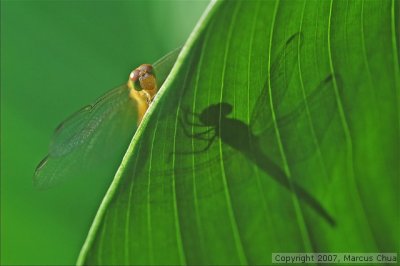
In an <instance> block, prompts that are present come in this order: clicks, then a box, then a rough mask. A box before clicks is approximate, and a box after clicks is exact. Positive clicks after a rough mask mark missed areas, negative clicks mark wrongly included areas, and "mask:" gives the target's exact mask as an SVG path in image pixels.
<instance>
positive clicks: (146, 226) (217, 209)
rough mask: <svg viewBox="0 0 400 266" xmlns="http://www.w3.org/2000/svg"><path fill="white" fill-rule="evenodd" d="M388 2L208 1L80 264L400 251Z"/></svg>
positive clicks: (395, 66) (394, 45)
mask: <svg viewBox="0 0 400 266" xmlns="http://www.w3.org/2000/svg"><path fill="white" fill-rule="evenodd" d="M398 10H399V8H398V2H395V1H350V2H347V1H246V2H241V1H226V2H217V3H215V2H212V3H211V4H210V6H209V8H208V9H207V10H206V11H205V13H204V15H203V17H202V19H201V20H200V21H199V23H198V25H197V26H196V28H195V29H194V31H193V32H192V34H191V36H190V37H189V39H188V41H187V42H186V44H185V46H184V47H183V49H182V51H181V53H180V55H179V57H178V59H177V61H176V63H175V65H174V67H173V69H172V71H171V73H170V75H169V76H168V77H167V80H166V81H165V83H164V85H163V87H162V88H161V90H160V92H159V95H158V96H157V98H156V100H155V102H154V103H153V105H152V106H151V107H150V109H149V111H148V113H147V115H146V117H145V119H144V120H143V123H142V125H141V126H140V127H139V129H138V131H137V132H136V134H135V136H134V138H133V139H132V142H131V144H130V146H129V148H128V151H127V153H126V154H125V156H124V158H123V160H122V163H121V166H120V167H119V169H118V172H117V173H116V176H115V178H114V181H113V183H112V184H111V186H110V188H109V190H108V192H107V194H106V196H105V198H104V200H103V202H102V204H101V206H100V209H99V211H98V213H97V215H96V218H95V220H94V222H93V225H92V227H91V229H90V232H89V235H88V237H87V239H86V242H85V244H84V246H83V248H82V251H81V254H80V256H79V259H78V264H108V265H109V264H164V265H165V264H225V265H226V264H268V263H271V253H274V252H399V238H398V236H399V227H398V226H397V225H398V223H399V186H398V181H399V163H398V162H399V158H400V156H399V152H400V149H399V147H400V142H399V140H400V138H399V132H400V128H399V103H400V100H399V97H400V96H399V95H400V92H399V88H400V73H399V53H398V47H399V44H398V40H399V29H398Z"/></svg>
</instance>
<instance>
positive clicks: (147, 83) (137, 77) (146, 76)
mask: <svg viewBox="0 0 400 266" xmlns="http://www.w3.org/2000/svg"><path fill="white" fill-rule="evenodd" d="M128 84H129V87H131V88H133V89H135V90H136V91H142V90H145V91H157V81H156V75H155V73H154V68H153V66H152V65H150V64H143V65H141V66H139V67H138V68H136V69H135V70H133V71H132V72H131V74H130V75H129V81H128Z"/></svg>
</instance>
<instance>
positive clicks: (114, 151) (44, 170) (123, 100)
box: [34, 85, 137, 188]
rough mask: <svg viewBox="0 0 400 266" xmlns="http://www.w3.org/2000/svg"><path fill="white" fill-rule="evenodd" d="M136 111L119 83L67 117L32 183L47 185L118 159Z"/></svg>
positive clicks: (125, 88)
mask: <svg viewBox="0 0 400 266" xmlns="http://www.w3.org/2000/svg"><path fill="white" fill-rule="evenodd" d="M136 110H137V108H136V103H135V102H134V101H133V100H131V99H130V98H129V89H128V87H127V86H126V85H122V86H120V87H118V88H115V89H113V90H111V91H110V92H109V93H107V94H105V95H104V96H102V97H100V98H99V99H98V100H97V101H96V102H95V103H94V104H92V105H88V106H86V107H84V108H82V109H81V110H79V111H78V112H76V113H75V114H73V115H72V116H70V117H69V118H67V119H66V120H65V121H64V122H63V123H61V124H60V125H59V126H58V127H57V129H56V131H55V134H54V137H53V140H52V142H51V145H50V149H49V153H48V155H47V156H46V157H45V159H43V160H42V162H41V163H40V164H39V166H38V167H37V169H36V171H35V175H34V185H35V186H38V187H41V188H44V187H49V186H51V185H53V184H54V183H56V182H57V181H60V180H62V179H63V178H66V177H71V176H77V175H78V176H79V175H82V174H84V172H85V171H88V170H89V171H91V172H93V171H94V170H95V169H98V168H99V167H100V168H102V167H104V163H106V164H107V162H108V161H109V160H110V158H115V157H117V158H119V159H120V158H121V157H122V155H123V151H124V149H126V147H127V145H128V144H129V140H130V139H131V138H132V136H133V134H134V132H135V130H136V120H137V116H136Z"/></svg>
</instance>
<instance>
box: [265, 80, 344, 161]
mask: <svg viewBox="0 0 400 266" xmlns="http://www.w3.org/2000/svg"><path fill="white" fill-rule="evenodd" d="M277 108H279V107H277ZM264 110H265V111H264V112H265V114H264V115H262V116H260V115H259V116H258V117H259V118H261V117H266V116H267V115H270V114H271V110H270V109H268V108H265V109H264ZM336 113H337V106H336V102H335V97H334V88H333V83H332V75H329V76H327V77H326V78H325V79H324V80H322V81H321V82H320V83H319V84H318V85H317V87H316V88H315V89H314V90H313V91H312V92H311V93H310V94H309V95H307V97H305V98H304V99H302V100H301V101H300V102H299V103H298V104H297V105H295V106H294V107H293V108H292V109H290V111H287V112H283V111H281V112H280V111H276V114H278V115H277V118H276V126H277V128H278V131H279V134H280V139H281V141H282V142H283V145H284V149H285V154H286V156H287V157H288V160H289V161H291V162H292V163H296V162H300V161H302V160H305V159H307V158H308V157H309V156H310V155H312V154H313V153H314V152H315V151H316V147H317V145H319V144H320V143H321V142H322V139H323V137H324V134H325V132H326V131H327V130H328V127H329V125H330V123H331V121H332V120H333V117H334V116H335V114H336ZM258 122H259V123H260V124H261V123H264V124H268V126H267V127H265V128H264V130H263V131H262V132H259V133H258V135H257V136H258V138H259V140H260V145H261V147H262V148H263V151H264V152H266V153H268V155H269V156H270V157H271V158H280V157H281V156H280V152H279V147H278V145H276V144H277V143H276V140H277V136H276V131H275V128H274V124H273V123H272V116H269V120H267V121H258Z"/></svg>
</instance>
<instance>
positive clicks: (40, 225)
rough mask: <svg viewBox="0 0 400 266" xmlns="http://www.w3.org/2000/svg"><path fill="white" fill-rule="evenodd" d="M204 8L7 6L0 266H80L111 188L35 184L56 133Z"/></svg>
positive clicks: (168, 4) (171, 41)
mask: <svg viewBox="0 0 400 266" xmlns="http://www.w3.org/2000/svg"><path fill="white" fill-rule="evenodd" d="M207 4H208V2H207V1H82V2H80V1H57V2H53V1H2V2H1V264H3V265H4V264H18V265H23V264H28V265H31V264H40V265H44V264H74V263H75V261H76V258H77V255H78V252H79V250H80V248H81V245H82V243H83V241H84V239H85V237H86V234H87V231H88V229H89V226H90V224H91V221H92V219H93V217H94V215H95V213H96V210H97V206H98V205H99V203H100V200H101V198H102V196H103V195H104V193H105V189H106V188H107V185H108V184H109V182H110V181H111V178H112V177H110V179H108V180H98V185H96V186H95V187H93V186H88V185H86V186H85V183H84V182H83V183H80V185H79V186H78V185H77V183H74V184H72V185H71V184H68V183H64V184H62V185H60V186H57V187H55V188H53V189H50V190H44V191H38V190H35V189H34V188H33V186H32V175H33V172H34V170H35V167H36V165H37V164H38V162H39V161H40V160H41V159H42V158H43V157H44V155H45V154H46V153H47V148H48V145H49V141H50V139H51V136H52V133H53V129H54V128H55V127H56V126H57V125H58V123H59V122H61V121H62V120H63V119H65V118H66V117H67V116H68V115H70V114H71V113H73V112H74V111H76V110H78V109H79V108H80V107H82V106H84V105H86V104H88V103H91V102H93V101H94V100H95V99H96V98H97V97H98V96H100V95H101V94H102V93H104V92H106V91H108V90H110V89H112V88H113V87H115V86H117V85H120V84H121V83H123V82H125V81H126V80H127V77H128V74H129V72H130V71H131V70H132V69H134V68H135V67H137V66H138V65H140V64H142V63H153V62H155V61H156V60H157V59H158V58H160V57H161V56H163V55H164V54H166V53H167V52H169V51H171V50H172V49H174V48H176V47H178V46H181V45H182V44H183V43H184V42H185V40H186V38H187V37H188V36H189V34H190V31H191V30H192V29H193V27H194V25H195V23H196V21H197V20H198V19H199V17H200V16H201V13H202V12H203V10H204V9H205V7H206V6H207Z"/></svg>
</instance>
